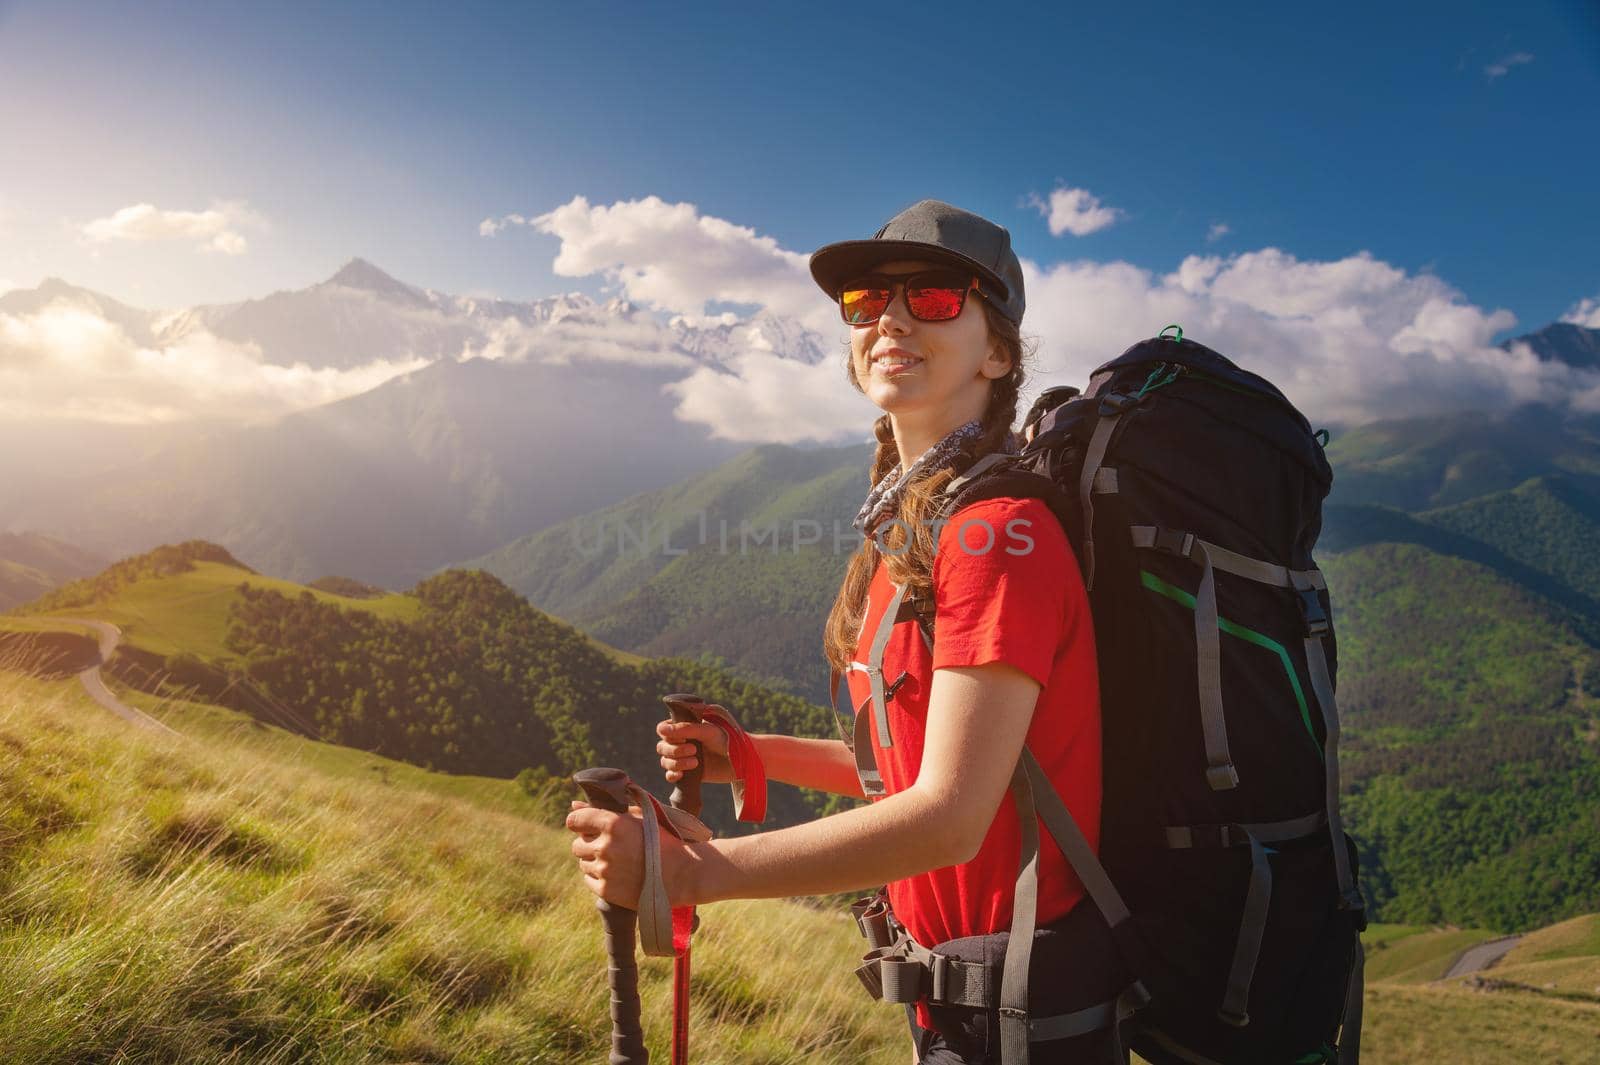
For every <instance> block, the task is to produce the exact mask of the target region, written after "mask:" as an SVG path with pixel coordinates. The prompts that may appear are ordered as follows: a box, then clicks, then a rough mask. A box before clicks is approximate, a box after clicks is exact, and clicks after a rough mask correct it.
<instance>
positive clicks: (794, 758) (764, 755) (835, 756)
mask: <svg viewBox="0 0 1600 1065" xmlns="http://www.w3.org/2000/svg"><path fill="white" fill-rule="evenodd" d="M750 738H751V739H752V740H754V741H755V744H756V749H757V750H758V751H760V752H761V764H762V765H763V766H764V767H765V769H766V771H767V778H768V779H769V780H781V781H783V782H784V783H785V784H794V785H796V786H798V787H802V788H815V789H816V790H818V791H827V792H832V793H833V794H835V795H850V796H853V797H855V798H857V799H861V798H865V796H864V795H862V794H861V778H860V777H858V776H856V762H855V756H854V755H852V754H851V753H850V750H849V748H847V747H845V745H844V742H843V741H842V740H808V739H802V738H801V737H799V736H780V735H769V734H767V733H758V734H757V735H754V736H752V737H750Z"/></svg>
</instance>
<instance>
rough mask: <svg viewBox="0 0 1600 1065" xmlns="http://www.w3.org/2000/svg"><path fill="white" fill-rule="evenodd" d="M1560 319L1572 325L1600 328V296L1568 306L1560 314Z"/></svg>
mask: <svg viewBox="0 0 1600 1065" xmlns="http://www.w3.org/2000/svg"><path fill="white" fill-rule="evenodd" d="M1561 320H1562V321H1563V322H1571V323H1572V324H1573V325H1581V326H1587V327H1588V328H1590V329H1600V296H1596V297H1594V298H1592V299H1585V300H1579V301H1578V302H1577V303H1574V304H1573V305H1572V306H1571V307H1570V308H1568V310H1567V313H1566V314H1563V315H1562V316H1561Z"/></svg>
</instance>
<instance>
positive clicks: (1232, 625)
mask: <svg viewBox="0 0 1600 1065" xmlns="http://www.w3.org/2000/svg"><path fill="white" fill-rule="evenodd" d="M1139 581H1140V583H1141V584H1143V585H1144V586H1145V587H1146V588H1148V589H1150V590H1151V591H1152V592H1156V593H1158V594H1160V595H1164V596H1166V597H1167V598H1168V599H1171V600H1172V601H1173V602H1175V603H1182V604H1183V605H1184V606H1186V607H1188V608H1189V609H1190V610H1193V609H1194V596H1192V595H1190V594H1189V593H1188V592H1186V591H1184V590H1183V589H1182V588H1178V587H1175V586H1173V585H1171V584H1168V583H1167V582H1166V581H1164V580H1162V579H1161V578H1160V577H1157V576H1156V575H1155V574H1154V573H1151V572H1150V571H1149V570H1144V569H1142V570H1140V571H1139ZM1217 628H1219V629H1221V630H1222V631H1223V632H1225V633H1227V634H1228V635H1230V636H1237V637H1239V638H1240V639H1241V640H1245V641H1247V642H1249V643H1253V644H1255V645H1256V646H1257V647H1265V648H1266V649H1267V650H1269V651H1272V652H1274V653H1275V654H1276V655H1277V656H1278V660H1279V661H1280V662H1282V663H1283V672H1284V673H1285V674H1286V675H1287V676H1288V678H1289V687H1291V688H1293V689H1294V699H1295V702H1297V703H1299V704H1300V720H1301V721H1303V722H1304V723H1305V726H1306V734H1307V735H1309V736H1310V737H1311V742H1312V744H1313V745H1314V746H1315V747H1316V748H1317V754H1318V755H1319V756H1320V755H1321V754H1322V744H1320V743H1318V742H1317V734H1316V732H1315V730H1313V729H1312V727H1311V711H1310V710H1309V708H1308V707H1307V706H1306V695H1305V692H1304V691H1303V690H1302V689H1301V687H1300V678H1299V677H1297V676H1295V672H1294V663H1293V662H1292V661H1290V659H1289V652H1288V650H1287V649H1285V647H1284V646H1283V644H1281V643H1279V642H1278V641H1277V640H1274V639H1273V638H1272V637H1270V636H1265V635H1263V634H1262V633H1259V632H1257V631H1255V630H1254V629H1247V628H1245V627H1244V626H1243V625H1240V624H1239V623H1238V622H1236V621H1229V620H1228V619H1227V618H1225V617H1223V616H1221V615H1220V614H1219V615H1218V616H1217ZM1313 1060H1314V1059H1313Z"/></svg>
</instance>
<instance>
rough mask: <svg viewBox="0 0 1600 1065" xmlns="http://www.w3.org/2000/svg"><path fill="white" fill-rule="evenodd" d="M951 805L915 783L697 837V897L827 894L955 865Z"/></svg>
mask: <svg viewBox="0 0 1600 1065" xmlns="http://www.w3.org/2000/svg"><path fill="white" fill-rule="evenodd" d="M948 817H949V814H948V811H946V810H944V809H942V808H941V807H940V806H939V805H938V803H937V802H936V801H935V800H934V799H933V798H932V797H931V796H929V795H925V794H924V793H922V792H919V791H918V790H917V788H916V787H915V786H914V785H913V786H912V787H911V788H910V789H908V790H906V791H903V792H901V793H899V794H897V795H893V796H890V797H889V798H887V799H883V800H881V801H879V802H876V803H873V804H872V805H871V806H861V807H857V808H855V809H853V810H845V811H844V812H842V813H837V814H833V815H831V816H828V817H824V818H820V819H818V820H816V821H811V822H808V823H806V824H803V825H796V826H795V827H793V828H783V829H778V830H776V831H773V832H760V833H757V834H756V835H753V836H737V837H732V838H728V839H719V840H713V841H711V842H709V843H699V844H691V845H690V846H689V847H688V851H689V854H690V858H691V860H690V862H689V866H690V868H689V871H688V878H689V885H688V889H689V893H690V895H691V896H692V900H693V901H694V902H697V903H699V902H716V901H718V900H721V899H733V898H747V899H748V898H782V897H785V896H789V895H822V894H828V893H830V892H837V891H849V890H853V889H856V888H866V887H874V886H876V885H878V884H883V883H887V882H889V881H891V880H900V879H903V878H905V877H908V876H914V875H915V874H917V873H922V872H926V871H928V870H929V869H938V868H942V867H943V866H946V865H955V864H957V863H959V862H963V861H967V860H969V859H970V858H971V857H972V855H971V854H968V853H958V852H957V850H956V847H957V846H958V845H960V842H961V841H960V840H959V837H958V834H957V833H953V832H949V831H942V830H941V826H942V825H945V824H946V823H947V821H948Z"/></svg>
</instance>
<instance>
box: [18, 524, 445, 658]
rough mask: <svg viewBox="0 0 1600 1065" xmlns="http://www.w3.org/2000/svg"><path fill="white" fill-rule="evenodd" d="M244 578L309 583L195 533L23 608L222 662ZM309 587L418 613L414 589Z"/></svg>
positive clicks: (254, 582) (153, 648) (138, 643)
mask: <svg viewBox="0 0 1600 1065" xmlns="http://www.w3.org/2000/svg"><path fill="white" fill-rule="evenodd" d="M241 584H244V585H248V586H250V587H252V588H256V589H266V590H271V591H275V592H278V593H280V594H282V595H289V596H296V595H299V594H300V593H301V592H302V591H306V590H307V589H305V588H304V587H303V586H302V585H298V584H295V583H293V582H291V581H280V580H276V579H274V578H272V577H265V576H262V575H261V574H259V573H257V572H255V571H254V570H252V569H251V568H250V567H248V566H246V565H245V564H244V563H242V562H240V561H238V560H237V559H235V558H234V557H233V556H232V555H230V554H228V553H227V552H226V551H224V550H223V549H221V548H219V547H217V546H216V545H214V544H207V543H205V542H203V541H190V542H188V543H185V544H177V545H173V546H171V547H164V548H157V549H156V550H155V551H151V552H147V553H146V554H143V555H136V556H133V557H132V558H128V559H123V560H122V561H120V562H118V563H116V564H115V565H113V566H111V567H109V568H108V569H106V570H105V571H104V572H102V573H99V574H97V575H95V576H93V577H88V578H84V579H82V580H78V581H74V582H72V583H71V584H68V585H65V586H64V587H61V588H59V589H56V590H55V591H53V592H51V593H50V594H48V595H46V596H44V597H42V598H40V599H38V600H36V601H34V602H32V603H29V604H27V605H26V606H24V607H23V608H21V613H23V614H24V615H25V616H29V617H35V618H61V617H76V616H92V617H93V618H94V619H96V620H99V621H109V622H111V623H112V624H114V625H116V626H117V627H118V628H120V629H121V630H122V638H123V641H124V642H125V643H127V644H128V645H129V646H130V647H134V648H138V649H140V650H144V651H149V652H150V653H152V654H156V655H161V656H163V657H165V656H167V655H174V654H179V653H187V654H192V655H195V656H197V657H199V658H201V659H203V660H206V661H214V662H220V661H225V660H227V659H229V658H232V657H233V653H232V652H231V651H230V650H229V649H228V647H227V644H226V636H227V632H228V620H229V612H230V611H231V610H232V608H233V606H234V605H235V604H236V603H238V602H239V599H240V595H239V586H240V585H241ZM310 594H311V595H312V596H313V597H314V598H316V599H317V601H318V602H322V603H327V604H330V605H336V606H339V607H341V608H353V609H359V610H363V611H367V612H368V613H371V614H373V615H375V616H377V617H383V618H389V619H393V620H396V621H407V620H410V619H413V618H415V617H416V616H417V611H418V606H419V604H418V603H417V601H416V599H415V598H414V597H412V596H408V595H400V594H396V593H389V594H386V595H383V596H379V597H374V598H367V599H351V598H348V597H346V596H342V595H336V594H333V593H330V592H323V591H316V590H311V591H310Z"/></svg>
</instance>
